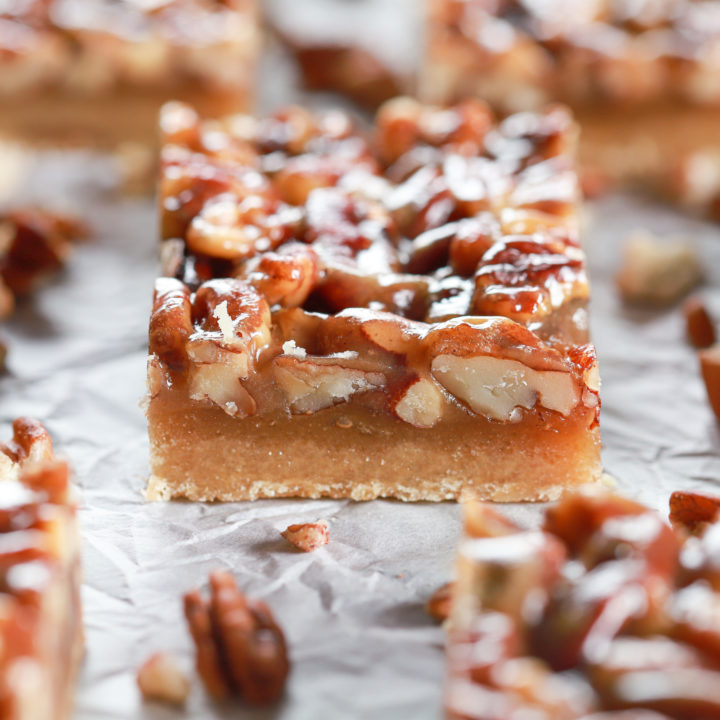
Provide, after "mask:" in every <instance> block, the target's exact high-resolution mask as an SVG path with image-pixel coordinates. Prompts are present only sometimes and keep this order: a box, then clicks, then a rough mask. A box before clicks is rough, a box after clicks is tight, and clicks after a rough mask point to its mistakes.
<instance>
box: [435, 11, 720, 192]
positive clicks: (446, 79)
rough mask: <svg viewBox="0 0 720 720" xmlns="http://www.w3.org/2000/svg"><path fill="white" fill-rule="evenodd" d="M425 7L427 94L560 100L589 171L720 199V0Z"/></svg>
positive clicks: (500, 101) (524, 105) (513, 101)
mask: <svg viewBox="0 0 720 720" xmlns="http://www.w3.org/2000/svg"><path fill="white" fill-rule="evenodd" d="M429 2H430V19H429V24H428V52H427V61H426V66H425V71H424V73H423V75H424V77H423V81H422V84H423V93H424V94H425V95H426V96H427V97H428V98H429V99H431V100H433V101H436V102H449V101H452V100H454V99H457V98H460V97H465V96H472V95H479V96H480V97H483V98H485V99H486V100H489V101H490V102H491V103H492V104H493V105H494V106H495V107H497V108H500V109H502V110H503V111H505V112H510V111H517V110H520V109H523V110H527V109H534V108H536V107H538V106H541V105H543V104H544V103H546V102H548V101H549V100H553V101H562V102H565V103H567V104H568V105H570V107H572V109H573V111H574V112H575V115H576V117H577V119H578V121H579V122H580V125H581V126H582V130H583V132H582V142H581V146H580V159H581V165H582V166H583V167H584V168H589V169H591V170H593V171H600V172H601V173H603V174H605V175H606V176H608V177H610V178H616V179H636V180H640V181H643V182H645V183H656V184H657V182H658V180H659V181H660V183H661V187H659V188H657V189H659V190H661V191H663V192H672V193H675V194H676V195H679V196H680V199H682V200H685V201H687V202H688V203H693V204H707V203H709V202H711V201H712V199H713V198H712V196H713V193H717V194H718V196H719V197H720V139H718V133H717V125H718V122H719V121H720V53H719V49H720V2H717V1H716V0H662V1H661V2H655V1H654V0H640V1H639V2H635V1H634V0H599V1H598V2H576V3H572V2H571V3H568V2H561V1H560V0H554V1H552V2H543V3H539V2H530V0H429ZM708 179H709V180H710V183H711V186H712V185H714V190H713V187H710V188H709V192H708V182H707V181H708Z"/></svg>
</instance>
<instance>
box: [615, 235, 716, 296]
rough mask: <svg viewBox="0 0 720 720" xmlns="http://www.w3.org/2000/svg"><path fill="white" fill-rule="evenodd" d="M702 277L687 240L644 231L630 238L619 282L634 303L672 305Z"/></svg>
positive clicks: (695, 256)
mask: <svg viewBox="0 0 720 720" xmlns="http://www.w3.org/2000/svg"><path fill="white" fill-rule="evenodd" d="M701 278H702V270H701V267H700V261H699V259H698V257H697V254H696V253H695V250H694V249H693V248H692V247H690V246H688V245H687V244H686V243H684V242H678V241H666V242H659V241H658V239H657V238H656V237H655V236H654V235H652V234H650V233H648V232H645V231H638V232H636V233H634V234H633V235H631V236H630V237H629V238H628V241H627V244H626V246H625V255H624V259H623V265H622V267H621V269H620V272H619V273H618V275H617V277H616V282H617V286H618V289H619V290H620V294H621V295H622V297H623V299H624V300H626V301H627V302H631V303H640V304H648V305H656V306H665V305H671V304H672V303H674V302H675V301H676V300H678V299H679V298H681V297H682V296H683V295H684V294H685V293H686V292H688V291H689V290H690V289H691V288H693V287H694V286H695V285H697V284H698V283H699V282H700V280H701Z"/></svg>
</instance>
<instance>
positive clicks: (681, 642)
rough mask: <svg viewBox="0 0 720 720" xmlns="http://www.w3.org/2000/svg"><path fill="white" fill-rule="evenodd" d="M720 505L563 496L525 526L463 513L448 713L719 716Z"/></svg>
mask: <svg viewBox="0 0 720 720" xmlns="http://www.w3.org/2000/svg"><path fill="white" fill-rule="evenodd" d="M719 508H720V503H719V502H718V501H715V502H713V501H712V499H710V498H706V497H703V496H696V497H693V496H692V494H691V493H681V494H675V495H674V496H673V499H672V500H671V510H672V512H671V519H672V520H673V524H674V525H675V529H674V530H673V529H671V527H670V526H669V525H667V524H666V523H665V522H664V521H663V519H662V518H661V517H660V516H659V515H658V514H657V513H656V512H655V511H653V510H649V509H648V508H645V507H643V506H642V505H639V504H638V503H636V502H633V501H631V500H627V499H625V498H622V497H619V496H615V495H610V494H596V495H590V494H585V495H583V494H578V495H574V496H573V495H568V496H566V497H565V498H564V499H563V500H561V501H560V504H559V505H557V506H556V507H554V508H550V509H549V510H548V511H547V512H546V514H545V519H544V523H543V525H542V527H541V528H540V529H537V530H524V529H521V528H519V527H516V526H515V525H513V524H512V523H511V522H509V521H508V520H506V519H505V518H504V517H502V516H499V515H497V514H496V513H495V512H494V511H493V510H491V509H489V508H488V507H487V506H485V505H482V504H480V503H476V504H469V506H468V507H467V508H466V519H465V529H466V534H465V538H464V539H463V540H462V542H461V544H460V549H459V554H458V560H457V567H456V571H457V580H456V583H455V590H454V597H453V604H452V611H451V616H450V625H449V633H450V637H449V644H448V650H447V667H448V679H447V684H446V709H447V716H448V717H449V718H454V719H460V718H462V720H512V719H518V720H519V718H530V717H533V718H553V719H554V720H574V719H576V718H587V719H588V720H589V719H590V718H595V719H597V720H600V718H603V719H605V720H611V719H615V718H616V719H617V720H621V719H622V720H640V719H641V718H642V720H645V719H647V720H661V719H662V718H665V719H666V720H667V718H677V720H691V719H693V720H704V719H706V718H707V719H709V718H717V717H720V670H719V669H718V668H720V630H719V629H718V628H720V623H719V622H718V611H719V610H720V595H719V594H718V593H719V591H720V575H719V574H718V541H719V540H720V524H718V522H717V517H718V509H719Z"/></svg>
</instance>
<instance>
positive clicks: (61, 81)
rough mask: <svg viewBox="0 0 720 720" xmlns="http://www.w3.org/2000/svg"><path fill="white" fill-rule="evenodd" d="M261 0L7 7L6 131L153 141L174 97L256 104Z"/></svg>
mask: <svg viewBox="0 0 720 720" xmlns="http://www.w3.org/2000/svg"><path fill="white" fill-rule="evenodd" d="M259 39H260V30H259V23H258V18H257V8H256V2H255V0H161V1H160V2H145V1H144V0H119V1H118V0H92V1H89V0H25V1H22V2H10V3H9V4H8V3H4V4H3V5H2V6H0V99H1V100H2V103H3V112H2V114H0V132H2V133H4V134H8V135H10V136H11V137H19V138H21V139H23V140H27V141H30V142H38V141H40V142H42V141H50V142H54V143H57V142H60V143H78V142H79V143H87V142H90V143H94V144H100V145H103V146H107V145H113V144H115V143H117V142H118V141H126V140H130V141H136V142H139V143H143V144H151V143H153V142H154V141H155V139H156V123H157V112H158V109H159V107H160V106H161V105H162V103H164V102H166V101H167V100H185V101H188V102H192V103H194V104H196V105H197V106H198V107H199V108H200V109H201V110H202V111H203V113H205V114H207V115H211V116H215V115H222V114H226V113H231V112H238V111H240V110H247V109H248V108H249V107H250V105H251V100H252V96H253V86H254V71H255V61H256V56H257V53H258V49H259Z"/></svg>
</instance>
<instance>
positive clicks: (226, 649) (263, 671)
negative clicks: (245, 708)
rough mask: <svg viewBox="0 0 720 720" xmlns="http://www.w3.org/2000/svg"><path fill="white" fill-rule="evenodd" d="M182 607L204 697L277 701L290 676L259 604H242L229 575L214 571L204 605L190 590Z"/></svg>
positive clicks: (281, 639) (276, 631)
mask: <svg viewBox="0 0 720 720" xmlns="http://www.w3.org/2000/svg"><path fill="white" fill-rule="evenodd" d="M184 604H185V617H186V618H187V622H188V626H189V628H190V634H191V635H192V638H193V641H194V642H195V647H196V667H197V671H198V674H199V675H200V678H201V679H202V681H203V683H204V684H205V688H206V689H207V691H208V692H209V693H210V695H212V696H213V697H214V698H215V699H217V700H223V699H226V698H229V697H231V696H235V697H240V698H242V699H243V700H245V701H246V702H247V703H249V704H251V705H269V704H271V703H273V702H275V701H276V700H278V699H279V698H280V697H281V696H282V694H283V691H284V689H285V681H286V679H287V676H288V673H289V671H290V662H289V660H288V654H287V645H286V643H285V636H284V635H283V632H282V630H281V629H280V627H279V626H278V624H277V623H276V622H275V619H274V618H273V615H272V613H271V612H270V609H269V608H268V607H267V605H265V603H263V602H261V601H259V600H254V599H248V598H246V597H245V596H244V595H243V594H242V593H241V592H240V591H239V590H238V588H237V586H236V584H235V580H234V579H233V577H232V575H231V574H230V573H229V572H226V571H219V570H218V571H216V572H213V573H211V575H210V599H209V600H207V599H205V598H204V597H203V596H202V595H201V594H200V592H198V591H197V590H194V591H192V592H189V593H187V595H185V597H184Z"/></svg>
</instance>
